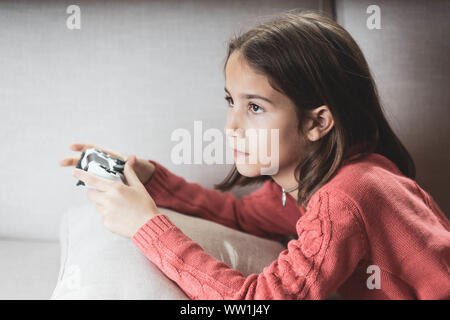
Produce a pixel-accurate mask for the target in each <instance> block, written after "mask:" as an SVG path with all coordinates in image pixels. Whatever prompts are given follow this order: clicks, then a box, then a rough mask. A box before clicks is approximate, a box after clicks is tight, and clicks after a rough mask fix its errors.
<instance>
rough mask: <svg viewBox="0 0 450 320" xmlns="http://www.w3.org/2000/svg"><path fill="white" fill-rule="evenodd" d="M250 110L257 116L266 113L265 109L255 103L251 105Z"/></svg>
mask: <svg viewBox="0 0 450 320" xmlns="http://www.w3.org/2000/svg"><path fill="white" fill-rule="evenodd" d="M250 108H251V109H252V112H253V113H256V114H258V113H263V112H264V109H263V108H261V107H260V106H258V105H257V104H254V103H250Z"/></svg>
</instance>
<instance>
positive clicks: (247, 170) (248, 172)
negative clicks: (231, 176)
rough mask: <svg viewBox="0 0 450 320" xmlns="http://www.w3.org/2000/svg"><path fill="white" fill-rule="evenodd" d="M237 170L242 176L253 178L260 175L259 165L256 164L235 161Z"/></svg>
mask: <svg viewBox="0 0 450 320" xmlns="http://www.w3.org/2000/svg"><path fill="white" fill-rule="evenodd" d="M235 165H236V169H237V171H238V172H239V173H240V174H241V175H243V176H244V177H248V178H254V177H259V176H260V175H261V172H262V171H261V166H260V165H258V164H245V163H235Z"/></svg>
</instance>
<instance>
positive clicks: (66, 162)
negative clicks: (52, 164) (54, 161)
mask: <svg viewBox="0 0 450 320" xmlns="http://www.w3.org/2000/svg"><path fill="white" fill-rule="evenodd" d="M79 160H80V158H76V157H70V158H64V159H61V160H59V165H60V166H62V167H69V166H76V165H77V163H78V161H79Z"/></svg>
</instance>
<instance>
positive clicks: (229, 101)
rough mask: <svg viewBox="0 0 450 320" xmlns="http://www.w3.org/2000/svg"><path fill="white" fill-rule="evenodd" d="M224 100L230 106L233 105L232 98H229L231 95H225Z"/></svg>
mask: <svg viewBox="0 0 450 320" xmlns="http://www.w3.org/2000/svg"><path fill="white" fill-rule="evenodd" d="M225 100H226V101H227V102H228V105H229V106H230V107H234V106H233V102H232V101H233V100H232V99H231V97H229V96H225Z"/></svg>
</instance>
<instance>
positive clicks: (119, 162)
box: [76, 148, 125, 186]
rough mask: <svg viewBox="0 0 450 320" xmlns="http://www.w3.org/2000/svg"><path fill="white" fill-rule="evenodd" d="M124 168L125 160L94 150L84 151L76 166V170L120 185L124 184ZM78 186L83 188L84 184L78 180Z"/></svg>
mask: <svg viewBox="0 0 450 320" xmlns="http://www.w3.org/2000/svg"><path fill="white" fill-rule="evenodd" d="M124 166H125V160H123V159H122V158H113V157H111V156H110V155H109V154H107V153H105V152H103V151H101V150H98V149H95V148H91V149H86V150H84V151H83V153H82V154H81V156H80V160H79V161H78V163H77V165H76V167H77V168H78V169H82V170H84V171H87V172H89V173H92V174H95V175H96V176H99V177H101V178H105V179H108V180H112V181H118V182H121V183H125V176H124V175H123V170H124ZM79 185H83V186H84V185H85V183H84V182H83V181H81V180H78V182H77V186H79Z"/></svg>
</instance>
